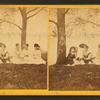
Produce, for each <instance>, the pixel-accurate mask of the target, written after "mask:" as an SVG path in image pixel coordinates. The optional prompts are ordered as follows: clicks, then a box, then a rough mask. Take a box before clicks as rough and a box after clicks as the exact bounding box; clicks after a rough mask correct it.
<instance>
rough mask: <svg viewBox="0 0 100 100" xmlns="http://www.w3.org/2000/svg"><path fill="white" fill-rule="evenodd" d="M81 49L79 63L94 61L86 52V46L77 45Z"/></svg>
mask: <svg viewBox="0 0 100 100" xmlns="http://www.w3.org/2000/svg"><path fill="white" fill-rule="evenodd" d="M79 47H81V48H82V49H83V51H82V58H80V61H81V62H82V61H83V63H85V64H89V63H93V60H94V59H95V58H94V57H93V55H92V54H91V52H89V51H88V48H89V47H88V46H87V45H86V44H81V45H79Z"/></svg>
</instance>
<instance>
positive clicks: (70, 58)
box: [65, 46, 77, 65]
mask: <svg viewBox="0 0 100 100" xmlns="http://www.w3.org/2000/svg"><path fill="white" fill-rule="evenodd" d="M76 55H77V48H76V47H73V46H72V47H71V48H70V50H69V54H68V56H67V57H66V59H65V64H66V65H68V64H69V65H73V64H74V63H75V60H76Z"/></svg>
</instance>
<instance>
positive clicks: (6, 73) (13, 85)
mask: <svg viewBox="0 0 100 100" xmlns="http://www.w3.org/2000/svg"><path fill="white" fill-rule="evenodd" d="M46 87H47V66H46V65H28V64H22V65H16V64H0V89H46Z"/></svg>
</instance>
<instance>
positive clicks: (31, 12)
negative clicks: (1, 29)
mask: <svg viewBox="0 0 100 100" xmlns="http://www.w3.org/2000/svg"><path fill="white" fill-rule="evenodd" d="M7 9H8V8H7ZM9 9H10V13H12V12H16V11H20V14H21V16H22V25H21V26H19V25H17V24H16V23H14V22H13V21H10V20H6V19H0V22H1V23H4V22H6V23H9V24H12V25H14V26H16V27H18V29H20V31H21V48H22V47H23V45H24V44H26V30H27V23H28V20H29V19H30V18H32V17H34V16H35V15H37V14H38V13H39V12H40V11H41V10H43V9H44V8H38V7H36V8H31V9H29V8H26V7H23V8H12V9H11V8H9ZM8 16H9V15H8ZM22 49H23V48H22Z"/></svg>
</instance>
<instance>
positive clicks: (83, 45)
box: [79, 43, 89, 48]
mask: <svg viewBox="0 0 100 100" xmlns="http://www.w3.org/2000/svg"><path fill="white" fill-rule="evenodd" d="M79 47H80V48H84V47H86V48H89V47H88V45H87V44H85V43H82V44H80V45H79Z"/></svg>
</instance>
